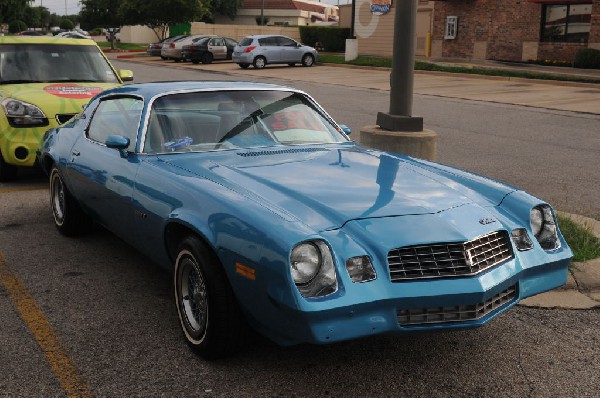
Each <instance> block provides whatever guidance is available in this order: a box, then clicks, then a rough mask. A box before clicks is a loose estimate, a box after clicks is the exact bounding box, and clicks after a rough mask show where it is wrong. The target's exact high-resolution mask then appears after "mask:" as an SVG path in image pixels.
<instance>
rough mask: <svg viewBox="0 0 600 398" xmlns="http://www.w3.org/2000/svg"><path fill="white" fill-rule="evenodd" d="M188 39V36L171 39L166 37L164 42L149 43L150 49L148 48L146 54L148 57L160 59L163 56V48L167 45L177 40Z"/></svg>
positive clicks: (171, 37) (172, 37)
mask: <svg viewBox="0 0 600 398" xmlns="http://www.w3.org/2000/svg"><path fill="white" fill-rule="evenodd" d="M186 37H188V35H177V36H169V37H166V38H164V39H162V40H159V41H157V42H155V43H149V44H148V48H146V53H147V54H148V55H151V56H153V57H160V56H161V50H162V47H163V46H164V45H165V44H168V43H170V42H173V41H177V40H182V39H185V38H186ZM163 59H166V58H163Z"/></svg>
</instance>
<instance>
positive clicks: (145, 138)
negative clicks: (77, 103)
mask: <svg viewBox="0 0 600 398" xmlns="http://www.w3.org/2000/svg"><path fill="white" fill-rule="evenodd" d="M344 132H346V133H349V130H348V129H347V128H346V127H344V126H342V125H338V124H337V123H336V122H335V121H334V120H333V119H332V118H331V117H330V116H329V115H328V114H327V112H326V111H325V110H323V109H322V108H321V107H320V106H319V105H318V104H317V103H316V102H315V101H314V100H313V99H312V98H311V97H310V96H308V95H307V94H305V93H303V92H301V91H298V90H295V89H291V88H286V87H280V86H274V85H268V84H257V83H244V82H210V81H206V82H163V83H146V84H133V85H128V86H123V87H120V88H114V89H111V90H108V91H105V92H104V93H102V94H100V95H98V96H97V97H96V98H95V99H93V100H92V102H91V103H90V104H89V106H88V107H86V109H85V111H84V112H83V114H82V115H81V116H80V117H78V118H76V119H75V120H74V121H73V122H72V123H69V124H68V125H66V126H63V127H60V128H55V129H51V130H49V131H48V132H47V133H46V135H45V137H44V140H43V144H42V148H41V150H40V152H39V163H40V164H41V165H42V167H43V169H44V170H45V171H46V172H47V173H48V175H49V182H50V197H51V209H52V214H53V217H54V223H55V224H56V227H57V228H58V231H59V232H61V233H62V234H65V235H77V234H79V233H82V232H83V231H85V230H86V229H87V228H88V227H89V225H90V224H89V223H91V222H92V221H95V222H97V223H100V224H102V225H103V226H105V227H106V228H108V229H109V230H111V231H112V232H114V233H115V234H116V235H118V236H120V237H121V238H122V239H124V240H126V241H127V242H128V243H129V244H131V245H132V246H133V247H135V248H137V249H138V250H140V251H141V252H142V253H144V254H145V255H146V256H148V258H149V259H152V260H153V261H155V262H156V263H158V264H159V265H161V266H163V267H165V268H166V269H168V270H170V271H172V275H173V286H174V290H175V294H174V298H175V304H176V307H177V311H178V316H179V320H180V324H181V328H182V330H183V334H184V336H185V339H186V341H187V343H188V344H189V345H190V346H191V347H192V348H194V349H195V350H197V351H198V352H199V353H200V354H201V355H203V356H204V357H207V358H215V357H218V356H222V355H226V354H228V353H231V352H232V351H235V350H236V349H237V348H239V346H240V343H241V342H243V338H242V337H243V336H245V335H246V330H245V327H244V325H245V324H246V322H248V323H249V324H250V325H251V326H252V327H254V328H255V329H256V330H258V331H260V332H261V333H263V334H264V335H266V336H268V337H269V338H271V339H272V340H274V341H276V342H278V343H280V344H295V343H302V342H309V343H333V342H337V341H342V340H347V339H354V338H359V337H366V336H373V335H376V334H381V333H391V332H394V333H401V332H416V331H439V330H444V329H446V330H456V329H462V328H474V327H479V326H482V325H484V324H486V323H487V322H488V321H490V320H491V319H493V318H495V317H496V316H497V315H499V314H501V313H503V312H504V311H506V310H508V309H509V308H510V307H512V306H514V305H515V304H516V303H518V302H519V301H520V300H521V299H523V298H525V297H528V296H532V295H535V294H538V293H541V292H544V291H547V290H549V289H553V288H556V287H558V286H560V285H563V284H564V283H565V282H566V279H567V272H568V266H569V263H570V260H571V257H572V252H571V250H570V248H569V247H568V246H567V243H566V242H565V241H564V239H563V237H562V235H561V233H560V231H559V229H558V226H557V223H556V218H555V214H554V211H553V209H552V208H551V207H550V206H549V205H548V204H547V203H545V202H543V201H542V200H540V199H537V198H535V197H533V196H531V195H529V194H527V193H525V192H523V191H521V190H519V189H517V188H514V187H511V186H508V185H505V184H502V183H500V182H497V181H493V180H490V179H487V178H485V177H481V176H477V175H474V174H471V173H469V172H466V171H463V170H459V169H454V168H451V167H448V166H443V165H439V164H436V163H432V162H428V161H424V160H419V159H414V158H410V157H407V156H402V155H398V154H394V153H388V152H382V151H378V150H374V149H366V148H362V147H360V146H359V145H357V144H355V143H354V142H352V141H350V139H349V138H348V136H347V135H346V134H345V133H344ZM74 153H76V154H77V156H73V154H74Z"/></svg>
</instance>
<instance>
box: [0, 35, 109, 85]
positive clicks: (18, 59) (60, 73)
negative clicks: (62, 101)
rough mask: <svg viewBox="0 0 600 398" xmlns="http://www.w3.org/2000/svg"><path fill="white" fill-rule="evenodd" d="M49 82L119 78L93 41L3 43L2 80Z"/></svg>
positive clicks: (0, 57) (0, 48) (101, 80)
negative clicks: (75, 43) (70, 43)
mask: <svg viewBox="0 0 600 398" xmlns="http://www.w3.org/2000/svg"><path fill="white" fill-rule="evenodd" d="M49 82H91V83H95V82H99V83H118V82H119V81H118V79H117V76H116V75H115V72H114V71H113V69H112V68H111V67H110V65H109V63H108V61H106V59H105V58H104V57H103V56H102V54H101V53H100V50H99V49H98V48H97V47H96V46H94V45H89V46H88V45H68V44H24V43H19V44H1V45H0V83H4V84H7V83H49Z"/></svg>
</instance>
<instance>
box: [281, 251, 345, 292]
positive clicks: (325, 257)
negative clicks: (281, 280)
mask: <svg viewBox="0 0 600 398" xmlns="http://www.w3.org/2000/svg"><path fill="white" fill-rule="evenodd" d="M290 269H291V273H292V278H293V280H294V283H295V284H296V287H297V288H298V291H300V294H302V296H303V297H322V296H326V295H328V294H331V293H334V292H335V291H337V277H336V273H335V267H334V265H333V256H332V254H331V250H330V249H329V246H327V244H326V243H325V242H324V241H322V240H314V241H308V242H302V243H300V244H298V245H297V246H296V247H294V249H293V250H292V253H291V255H290Z"/></svg>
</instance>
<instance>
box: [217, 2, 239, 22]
mask: <svg viewBox="0 0 600 398" xmlns="http://www.w3.org/2000/svg"><path fill="white" fill-rule="evenodd" d="M242 3H243V0H212V1H211V2H210V13H211V17H214V16H215V15H226V16H228V17H229V18H231V20H233V19H234V18H235V16H236V15H237V11H238V8H240V7H241V6H242Z"/></svg>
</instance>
